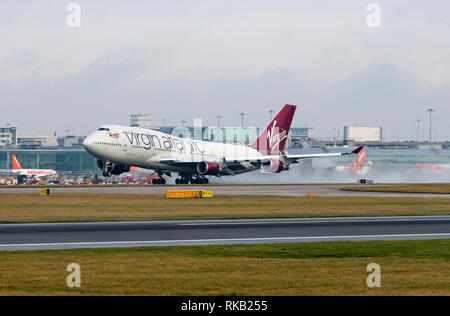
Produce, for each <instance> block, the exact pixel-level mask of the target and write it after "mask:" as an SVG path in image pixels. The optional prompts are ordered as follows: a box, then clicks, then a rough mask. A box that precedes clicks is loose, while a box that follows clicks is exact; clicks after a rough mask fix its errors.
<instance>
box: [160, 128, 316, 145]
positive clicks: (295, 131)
mask: <svg viewBox="0 0 450 316" xmlns="http://www.w3.org/2000/svg"><path fill="white" fill-rule="evenodd" d="M310 129H312V127H292V128H291V129H290V131H289V135H288V142H287V146H288V147H301V143H302V142H305V141H307V140H308V139H309V135H308V132H309V130H310ZM157 130H158V131H160V132H162V133H166V134H170V135H173V136H176V137H180V138H189V139H191V138H195V139H202V140H204V141H210V142H218V143H228V144H246V145H249V144H251V143H253V142H254V141H255V140H256V138H257V137H258V136H259V135H260V134H261V132H262V131H263V130H264V128H260V127H240V126H239V127H233V126H231V127H217V126H208V127H202V129H201V133H200V130H196V129H194V127H188V126H183V127H173V126H162V127H159V128H158V129H157Z"/></svg>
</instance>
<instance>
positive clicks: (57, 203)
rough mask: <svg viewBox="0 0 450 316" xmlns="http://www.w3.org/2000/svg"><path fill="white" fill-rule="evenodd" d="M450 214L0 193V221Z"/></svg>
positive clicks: (376, 205)
mask: <svg viewBox="0 0 450 316" xmlns="http://www.w3.org/2000/svg"><path fill="white" fill-rule="evenodd" d="M448 214H450V199H445V198H439V199H425V198H378V197H313V198H308V197H281V196H215V197H214V198H212V199H188V200H167V199H166V198H165V197H163V196H160V195H138V194H130V195H126V194H89V193H58V194H54V195H52V196H39V195H38V194H0V223H31V222H84V221H125V220H131V221H137V220H139V221H140V220H176V219H179V220H180V219H183V220H187V219H235V218H240V219H241V218H287V217H328V216H383V215H448Z"/></svg>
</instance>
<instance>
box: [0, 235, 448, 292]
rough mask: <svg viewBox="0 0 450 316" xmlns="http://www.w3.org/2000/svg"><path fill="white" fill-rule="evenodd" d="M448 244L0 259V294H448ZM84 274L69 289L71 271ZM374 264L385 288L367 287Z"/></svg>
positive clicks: (126, 251)
mask: <svg viewBox="0 0 450 316" xmlns="http://www.w3.org/2000/svg"><path fill="white" fill-rule="evenodd" d="M449 249H450V240H432V241H389V242H387V241H386V242H381V241H371V242H333V243H304V244H273V245H232V246H231V245H230V246H198V247H155V248H152V247H149V248H121V249H118V248H116V249H86V250H58V251H20V252H0V262H1V269H0V295H450V250H449ZM73 262H74V263H78V264H79V265H80V267H81V288H68V287H67V286H66V278H67V276H68V275H69V273H68V272H66V266H67V265H68V264H69V263H73ZM370 263H377V264H379V265H380V266H381V287H380V288H368V287H367V285H366V279H367V277H368V275H369V273H370V272H367V271H366V267H367V265H368V264H370Z"/></svg>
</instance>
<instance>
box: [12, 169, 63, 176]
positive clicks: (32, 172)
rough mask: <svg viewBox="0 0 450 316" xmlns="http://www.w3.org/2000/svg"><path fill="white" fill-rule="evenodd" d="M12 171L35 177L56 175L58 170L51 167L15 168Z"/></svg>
mask: <svg viewBox="0 0 450 316" xmlns="http://www.w3.org/2000/svg"><path fill="white" fill-rule="evenodd" d="M11 172H12V173H13V174H17V175H21V176H27V177H34V178H43V177H49V176H54V175H56V171H55V170H51V169H13V170H11Z"/></svg>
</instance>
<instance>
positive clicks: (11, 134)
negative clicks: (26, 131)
mask: <svg viewBox="0 0 450 316" xmlns="http://www.w3.org/2000/svg"><path fill="white" fill-rule="evenodd" d="M0 143H2V144H4V145H9V146H12V147H16V145H17V128H15V127H0Z"/></svg>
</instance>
